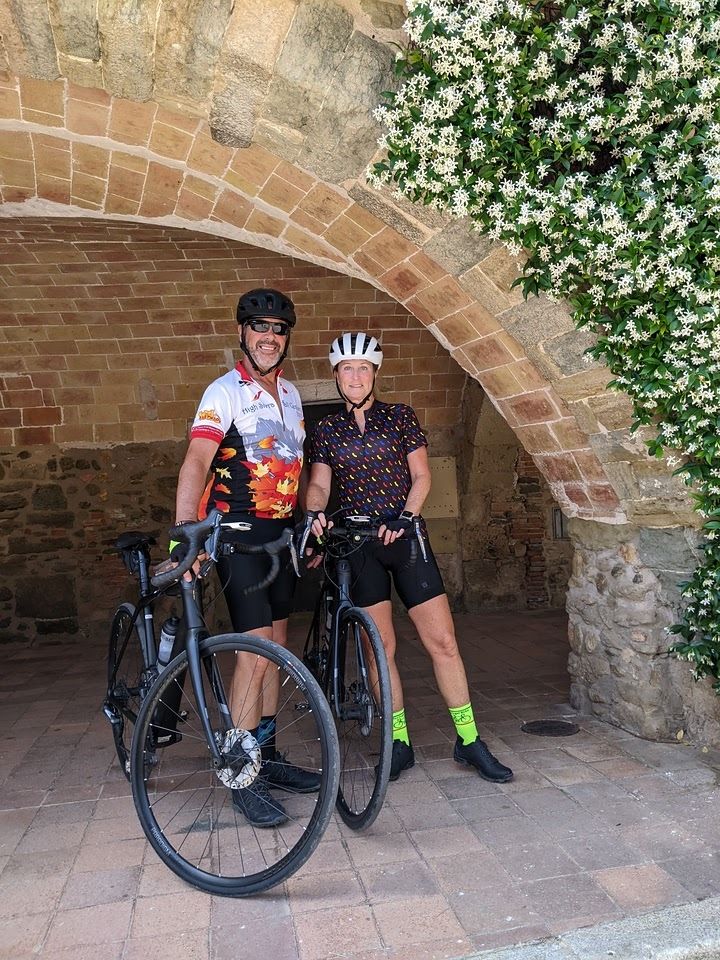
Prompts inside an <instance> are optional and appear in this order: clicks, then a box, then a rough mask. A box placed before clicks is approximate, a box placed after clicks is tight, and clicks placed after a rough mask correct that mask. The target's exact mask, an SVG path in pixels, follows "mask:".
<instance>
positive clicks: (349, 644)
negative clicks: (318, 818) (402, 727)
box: [328, 607, 392, 830]
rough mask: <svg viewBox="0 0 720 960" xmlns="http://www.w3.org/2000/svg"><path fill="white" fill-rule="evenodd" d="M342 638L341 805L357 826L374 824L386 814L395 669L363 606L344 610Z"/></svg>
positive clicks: (338, 706)
mask: <svg viewBox="0 0 720 960" xmlns="http://www.w3.org/2000/svg"><path fill="white" fill-rule="evenodd" d="M363 634H364V636H365V637H366V640H365V641H363V639H362V635H363ZM337 642H338V644H339V648H338V650H339V654H338V656H339V677H338V686H339V688H340V697H341V700H342V702H341V703H334V704H333V705H332V706H333V716H334V718H335V724H336V727H337V733H338V744H339V747H340V782H339V785H338V795H337V804H336V805H337V809H338V813H339V814H340V816H341V817H342V819H343V821H344V822H345V823H346V824H347V825H348V826H349V827H350V828H351V829H353V830H361V829H363V828H365V827H369V826H370V824H371V823H373V821H374V820H375V818H376V817H377V815H378V814H379V813H380V809H381V807H382V804H383V801H384V800H385V793H386V792H387V785H388V778H389V776H390V765H391V762H392V689H391V686H390V672H389V670H388V664H387V657H386V655H385V648H384V647H383V643H382V639H381V637H380V632H379V631H378V628H377V627H376V625H375V622H374V620H373V619H372V618H371V617H370V616H369V615H368V614H367V613H366V612H365V611H364V610H362V609H360V608H359V607H350V608H348V609H347V610H345V611H344V612H343V613H342V614H341V617H340V624H339V635H338V637H337ZM361 643H362V644H363V652H364V657H365V659H366V667H367V672H368V674H369V678H366V677H364V676H363V674H362V671H361V668H360V665H359V657H358V655H357V645H358V644H361ZM368 679H369V683H368ZM330 683H331V681H330V680H329V681H328V684H330Z"/></svg>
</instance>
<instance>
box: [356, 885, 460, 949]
mask: <svg viewBox="0 0 720 960" xmlns="http://www.w3.org/2000/svg"><path fill="white" fill-rule="evenodd" d="M373 913H374V915H375V919H376V920H377V924H378V927H379V929H380V933H381V936H382V938H383V942H384V943H385V944H386V945H387V946H390V947H392V946H406V945H408V944H414V943H423V942H425V943H427V942H428V941H434V940H435V939H439V940H449V939H450V938H454V937H462V936H463V935H464V931H463V928H462V926H461V924H460V922H459V921H458V919H457V917H456V916H455V915H454V913H453V911H452V910H451V909H450V907H449V904H448V901H447V900H446V898H445V897H444V896H440V895H439V894H436V895H433V896H426V897H422V896H420V897H408V898H407V899H405V900H390V901H387V902H385V903H378V904H375V905H374V906H373Z"/></svg>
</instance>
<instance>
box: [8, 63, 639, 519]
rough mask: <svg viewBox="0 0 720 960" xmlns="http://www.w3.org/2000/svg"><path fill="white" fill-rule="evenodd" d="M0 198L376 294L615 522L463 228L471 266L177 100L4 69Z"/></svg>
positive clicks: (607, 492) (581, 439) (560, 400)
mask: <svg viewBox="0 0 720 960" xmlns="http://www.w3.org/2000/svg"><path fill="white" fill-rule="evenodd" d="M360 179H362V178H360ZM351 192H354V193H356V195H357V197H358V199H355V198H354V197H353V196H352V195H351ZM0 198H1V201H2V202H1V204H0V215H1V216H6V217H7V216H9V217H23V216H38V215H42V216H46V217H62V216H66V217H68V216H72V217H77V216H83V217H97V218H102V219H118V220H130V221H135V222H142V223H154V224H163V225H169V226H176V227H185V228H191V229H192V230H194V231H200V232H206V233H208V234H214V235H217V236H223V237H228V238H232V239H236V240H241V241H244V242H246V243H250V244H253V245H255V246H258V247H263V248H269V249H273V250H276V251H278V252H280V253H284V254H287V255H289V256H293V257H296V258H302V259H305V260H308V261H310V262H312V263H315V264H319V265H322V266H325V267H329V268H331V269H333V270H336V271H337V272H339V273H343V274H347V275H350V276H354V277H358V278H360V279H362V280H365V281H367V282H369V283H371V284H373V285H374V286H376V287H378V288H380V289H382V290H385V291H386V292H388V293H389V294H390V295H391V296H392V297H394V298H395V299H396V300H397V301H399V302H400V303H402V304H403V305H404V306H405V307H406V308H407V309H408V310H409V311H410V312H411V313H413V314H414V315H415V316H416V317H417V318H418V320H419V321H420V322H421V323H422V324H423V325H424V326H425V327H426V328H427V329H428V330H429V331H430V332H431V333H432V334H433V336H434V337H435V338H436V339H437V340H438V341H439V342H440V343H441V344H442V345H443V346H444V347H445V348H446V349H447V350H448V351H449V353H450V354H451V356H452V357H453V358H454V360H455V361H456V362H457V363H458V364H459V365H460V366H461V367H462V368H463V369H464V370H466V371H468V373H470V374H471V375H472V376H473V377H475V378H476V379H477V380H478V381H479V382H480V383H481V385H482V386H483V389H484V390H485V392H486V394H487V395H488V397H489V398H490V400H491V401H492V403H493V404H494V405H495V407H496V408H497V409H498V410H499V412H500V413H501V414H502V416H503V417H504V418H505V420H506V421H507V422H508V424H509V425H510V426H511V428H512V429H513V430H514V432H515V433H516V435H517V436H518V439H519V440H520V442H521V443H522V444H523V446H524V447H525V448H526V449H527V451H528V452H529V453H530V454H531V455H532V456H533V459H534V460H535V462H536V463H537V465H538V467H539V469H540V470H541V472H542V473H543V475H544V476H545V477H546V479H547V480H548V482H549V484H550V487H551V490H552V492H553V495H554V496H555V498H556V500H557V502H558V503H559V504H560V506H561V507H562V508H563V509H564V510H565V512H566V513H567V514H568V515H570V516H580V517H584V518H588V519H597V520H602V521H604V522H610V523H613V522H614V523H617V522H622V521H623V520H624V519H625V516H624V512H623V510H622V508H621V506H620V503H619V500H618V498H617V495H616V493H615V491H614V489H613V486H612V485H611V484H610V482H609V481H608V479H607V476H606V474H605V471H604V468H603V466H602V464H601V463H600V461H599V460H598V459H597V457H596V455H595V453H594V451H593V449H592V447H591V445H590V442H589V440H588V436H587V434H585V433H584V432H583V431H582V430H581V429H580V427H579V426H578V422H577V420H576V418H575V416H574V415H573V413H572V411H571V410H570V408H569V406H568V403H567V402H566V399H564V397H563V396H561V392H562V391H558V389H556V383H551V382H550V380H549V379H548V377H547V376H546V375H545V373H544V372H543V370H542V369H541V367H540V366H538V364H537V363H536V362H534V361H533V360H531V359H530V358H529V357H528V353H527V351H526V348H525V345H523V343H521V342H520V340H519V339H517V338H516V337H514V336H513V335H512V334H511V333H510V332H508V330H507V329H506V326H504V323H503V315H507V314H511V315H512V316H514V317H516V318H517V311H518V310H519V311H522V309H523V306H524V305H522V303H521V301H520V300H519V298H518V297H517V295H516V293H515V292H514V291H512V290H511V289H510V284H511V282H512V279H513V276H514V270H515V268H514V266H513V265H512V264H511V263H510V261H509V260H508V257H507V256H506V254H505V253H504V252H503V251H501V250H498V249H497V248H492V247H490V246H489V245H488V244H487V243H484V242H481V241H478V240H477V239H475V240H473V242H474V243H475V245H476V248H477V256H476V261H477V262H473V263H470V264H468V262H467V259H466V261H465V262H464V264H463V266H462V269H459V268H458V267H457V266H456V265H454V264H453V263H452V256H451V255H450V256H447V255H444V253H443V243H442V242H440V241H442V240H443V239H445V240H446V241H447V242H451V241H452V239H453V236H452V231H453V229H454V228H453V226H452V225H448V222H447V221H445V222H443V223H442V224H440V226H438V227H429V226H428V227H427V229H425V230H424V231H421V232H420V235H418V231H415V232H414V233H413V231H412V230H409V229H407V220H403V223H399V222H398V221H397V219H395V220H393V217H392V216H388V213H387V211H388V210H391V209H392V207H391V206H390V205H386V206H383V205H379V206H376V207H374V209H373V211H372V212H371V210H370V209H368V207H369V206H373V204H372V201H368V200H367V190H366V189H364V190H360V191H354V190H353V189H352V187H351V186H350V185H349V183H347V182H345V183H344V184H343V185H339V184H336V183H333V182H330V181H328V180H324V179H323V178H322V177H321V176H318V175H316V174H315V173H313V172H310V171H309V170H308V169H307V168H303V167H302V166H301V165H300V164H299V163H294V162H291V161H290V160H288V159H287V158H286V157H283V156H282V155H281V151H274V150H272V149H270V148H269V146H268V145H262V144H260V143H251V144H250V145H249V146H247V147H236V146H230V145H228V144H224V143H219V142H218V141H217V139H214V138H213V136H212V133H211V128H210V125H209V124H208V122H207V120H205V119H203V118H201V117H197V116H194V115H193V114H192V113H191V112H190V111H180V110H176V109H175V110H174V109H170V108H169V107H168V106H166V105H161V104H158V103H157V102H155V101H154V100H146V101H144V102H137V101H134V100H131V99H126V98H123V97H118V96H113V95H111V94H109V93H107V92H106V91H105V90H101V89H98V88H95V87H87V86H80V85H77V84H74V83H72V82H70V81H68V80H66V79H64V78H60V79H56V80H42V79H37V78H33V77H29V76H17V75H14V74H10V73H8V74H6V75H5V76H4V77H3V78H0ZM387 221H390V222H387ZM391 223H393V225H391ZM403 224H405V226H403ZM530 320H532V316H530ZM565 322H566V321H565ZM565 329H567V327H566V328H565ZM536 333H537V339H541V337H540V331H539V330H538V331H536ZM605 376H606V375H605V372H604V371H600V370H590V371H588V372H578V373H577V374H574V375H571V376H569V377H565V378H563V379H564V383H565V386H566V387H568V388H569V391H570V392H569V394H568V395H569V396H572V391H573V389H575V384H576V383H577V380H578V378H580V379H582V381H583V383H584V384H587V382H588V379H590V381H593V380H594V388H595V392H598V391H600V390H602V389H603V388H604V384H605ZM586 392H587V391H586Z"/></svg>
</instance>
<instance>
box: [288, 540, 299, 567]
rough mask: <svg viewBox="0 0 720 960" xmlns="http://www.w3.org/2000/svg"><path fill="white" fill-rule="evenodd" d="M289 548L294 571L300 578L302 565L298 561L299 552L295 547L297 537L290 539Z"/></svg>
mask: <svg viewBox="0 0 720 960" xmlns="http://www.w3.org/2000/svg"><path fill="white" fill-rule="evenodd" d="M288 548H289V549H290V560H291V561H292V565H293V570H294V571H295V576H296V577H299V576H300V563H299V561H298V552H297V549H296V547H295V537H290V542H289V543H288Z"/></svg>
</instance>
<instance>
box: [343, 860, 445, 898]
mask: <svg viewBox="0 0 720 960" xmlns="http://www.w3.org/2000/svg"><path fill="white" fill-rule="evenodd" d="M359 874H360V881H361V883H362V885H363V887H364V889H365V891H366V892H367V898H368V900H369V902H370V903H371V904H373V905H374V904H377V903H380V902H382V901H384V900H398V899H404V898H406V897H412V896H416V895H418V894H421V895H423V896H429V895H432V894H436V893H438V892H439V888H438V882H437V879H436V877H435V875H434V871H433V870H432V869H431V868H430V867H428V866H426V865H425V864H424V863H418V862H416V861H414V860H406V861H403V862H401V863H389V864H388V865H387V866H385V867H365V868H364V869H362V870H360V871H359Z"/></svg>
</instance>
